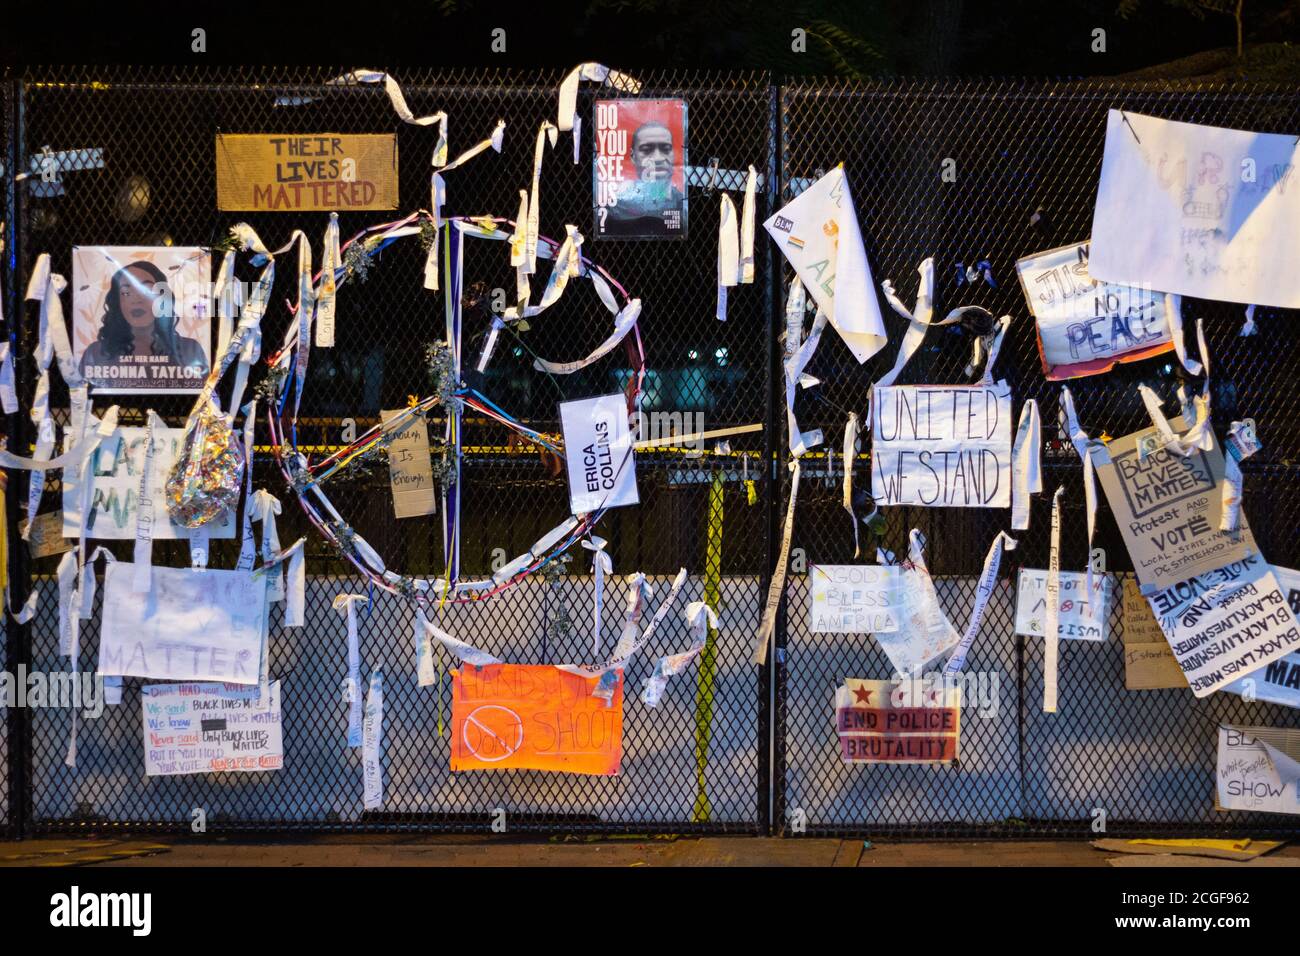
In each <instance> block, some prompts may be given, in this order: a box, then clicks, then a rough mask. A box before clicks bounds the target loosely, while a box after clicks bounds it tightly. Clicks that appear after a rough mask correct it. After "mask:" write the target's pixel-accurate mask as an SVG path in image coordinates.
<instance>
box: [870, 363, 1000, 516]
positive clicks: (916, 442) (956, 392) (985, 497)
mask: <svg viewBox="0 0 1300 956" xmlns="http://www.w3.org/2000/svg"><path fill="white" fill-rule="evenodd" d="M871 458H872V464H871V494H872V497H874V498H875V499H876V502H877V503H878V504H880V505H922V506H924V507H928V508H1008V507H1010V506H1011V386H1009V385H1008V384H1007V383H1006V382H998V383H997V384H996V385H924V386H913V385H907V386H896V387H893V386H890V387H882V386H877V387H876V388H874V389H872V396H871Z"/></svg>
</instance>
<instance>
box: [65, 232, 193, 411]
mask: <svg viewBox="0 0 1300 956" xmlns="http://www.w3.org/2000/svg"><path fill="white" fill-rule="evenodd" d="M211 296H212V261H211V255H210V253H209V252H208V250H207V249H201V248H198V247H196V246H74V247H73V249H72V329H71V332H72V340H71V343H70V344H71V346H72V358H73V361H74V362H76V364H77V368H78V370H79V371H80V372H81V376H82V378H84V379H85V380H86V382H87V383H88V384H89V385H90V387H91V391H92V392H93V393H94V394H96V395H150V394H158V395H162V394H168V395H175V394H178V393H185V392H198V391H200V390H201V389H202V388H203V382H204V379H206V378H207V377H208V371H209V369H210V367H211V364H210V363H211V360H212V300H211Z"/></svg>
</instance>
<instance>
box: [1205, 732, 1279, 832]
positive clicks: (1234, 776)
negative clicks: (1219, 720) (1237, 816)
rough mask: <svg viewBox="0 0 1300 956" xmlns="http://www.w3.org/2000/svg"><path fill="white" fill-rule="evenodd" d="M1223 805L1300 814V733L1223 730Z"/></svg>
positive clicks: (1219, 780) (1220, 783) (1220, 772)
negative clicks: (1299, 789)
mask: <svg viewBox="0 0 1300 956" xmlns="http://www.w3.org/2000/svg"><path fill="white" fill-rule="evenodd" d="M1215 777H1216V782H1217V787H1218V797H1219V806H1220V807H1222V808H1223V809H1224V810H1253V811H1255V812H1256V813H1300V791H1298V790H1297V786H1300V730H1283V729H1281V728H1274V727H1228V726H1222V725H1221V726H1220V727H1219V759H1218V764H1217V767H1216V774H1215Z"/></svg>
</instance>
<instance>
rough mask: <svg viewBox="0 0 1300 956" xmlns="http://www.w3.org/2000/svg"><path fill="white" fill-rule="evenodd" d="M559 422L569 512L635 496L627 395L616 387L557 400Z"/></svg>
mask: <svg viewBox="0 0 1300 956" xmlns="http://www.w3.org/2000/svg"><path fill="white" fill-rule="evenodd" d="M560 425H561V427H562V428H563V430H564V457H565V459H566V462H567V464H568V469H569V504H570V508H571V510H572V512H573V514H575V515H582V514H587V513H589V512H592V511H599V510H601V509H602V508H619V507H622V506H624V505H634V504H638V503H639V502H640V500H641V498H640V495H639V494H638V493H637V488H636V456H635V454H634V453H633V451H632V441H633V437H632V431H631V429H630V428H629V427H628V416H627V398H626V397H625V396H624V395H623V394H622V393H621V392H619V393H616V394H613V395H600V396H598V397H596V398H585V399H582V400H580V401H576V402H563V403H562V404H561V405H560Z"/></svg>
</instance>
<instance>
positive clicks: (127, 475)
mask: <svg viewBox="0 0 1300 956" xmlns="http://www.w3.org/2000/svg"><path fill="white" fill-rule="evenodd" d="M148 435H149V429H148V428H141V427H126V426H123V427H119V428H116V429H114V430H113V434H112V435H111V436H110V437H108V438H105V439H104V440H103V442H101V443H100V446H99V450H98V451H96V452H95V460H94V463H93V465H92V467H93V469H94V480H93V483H92V486H91V500H90V521H89V523H88V525H87V528H86V537H87V538H98V539H101V540H105V539H107V540H113V541H126V540H129V539H131V538H134V537H135V514H136V502H137V499H138V498H139V494H140V477H141V471H142V470H143V468H144V466H145V458H146V455H145V451H146V449H147V448H148V444H147V440H148ZM184 439H185V429H184V428H161V427H158V426H155V428H154V454H153V463H152V467H151V468H150V469H149V485H148V488H149V496H150V497H151V498H152V499H153V501H155V502H162V501H163V500H164V499H165V495H164V494H163V489H164V486H165V485H166V484H167V475H168V474H169V473H170V472H171V469H172V466H173V465H174V464H176V457H177V455H178V454H179V453H180V449H181V445H182V443H183V442H184ZM204 527H205V528H207V529H208V537H209V538H233V537H234V536H235V520H234V515H233V514H232V513H230V512H227V513H226V514H223V515H222V516H221V517H220V518H217V519H216V520H214V521H213V522H212V523H211V524H209V525H205V526H204ZM150 533H151V535H152V537H153V539H154V540H155V541H178V540H188V539H189V537H190V535H191V534H192V532H191V531H190V529H188V528H186V527H185V526H184V525H180V524H176V523H175V522H173V521H172V520H171V518H170V516H169V515H168V514H167V509H166V508H162V507H156V508H155V509H154V518H153V522H152V525H151V532H150ZM80 534H81V472H80V470H79V469H76V468H67V469H64V472H63V536H64V537H65V538H76V537H78V536H79V535H80Z"/></svg>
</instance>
